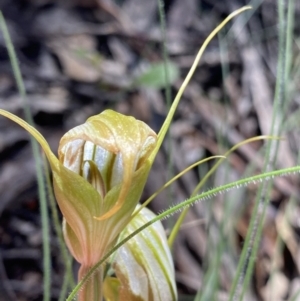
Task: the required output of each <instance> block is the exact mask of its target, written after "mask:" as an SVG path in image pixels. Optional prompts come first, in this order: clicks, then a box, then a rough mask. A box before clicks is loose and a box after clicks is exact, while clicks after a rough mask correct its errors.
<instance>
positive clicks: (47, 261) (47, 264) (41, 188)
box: [0, 11, 51, 301]
mask: <svg viewBox="0 0 300 301" xmlns="http://www.w3.org/2000/svg"><path fill="white" fill-rule="evenodd" d="M0 27H1V30H2V32H3V36H4V41H5V46H6V48H7V51H8V55H9V59H10V62H11V65H12V69H13V74H14V77H15V79H16V83H17V87H18V90H19V94H20V97H21V99H22V103H23V108H24V113H25V119H26V121H27V122H28V123H29V124H31V125H33V126H34V121H33V118H32V114H31V111H30V107H29V105H28V103H27V99H26V91H25V86H24V82H23V79H22V75H21V71H20V68H19V64H18V59H17V55H16V53H15V50H14V46H13V44H12V42H11V39H10V35H9V32H8V29H7V25H6V22H5V19H4V17H3V14H2V12H1V11H0ZM30 143H31V147H32V151H33V156H34V160H35V169H36V174H37V183H38V195H39V204H40V213H41V221H42V234H43V286H44V288H43V291H44V297H43V300H44V301H49V300H50V295H51V292H50V290H51V257H50V241H49V237H50V236H49V217H48V210H47V198H46V187H45V183H44V177H43V169H42V165H43V164H42V159H41V156H40V152H39V146H38V143H37V142H36V141H35V139H34V138H32V137H31V136H30Z"/></svg>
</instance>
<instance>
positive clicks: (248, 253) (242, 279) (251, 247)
mask: <svg viewBox="0 0 300 301" xmlns="http://www.w3.org/2000/svg"><path fill="white" fill-rule="evenodd" d="M278 6H279V7H278V11H279V24H280V26H279V57H278V66H277V82H276V90H275V97H274V109H273V115H272V116H273V117H272V126H271V135H272V134H274V135H279V134H280V132H281V128H282V116H281V115H280V113H279V112H280V110H282V109H283V103H284V94H285V93H284V90H285V81H284V63H285V43H286V42H285V36H284V34H285V20H284V14H283V11H284V10H283V5H282V3H280V2H279V3H278ZM277 150H278V142H277V141H271V142H270V143H268V145H267V151H266V163H265V166H264V168H263V170H265V171H267V172H268V171H270V170H271V169H272V166H273V165H274V164H275V161H276V156H277ZM271 187H272V182H268V183H263V184H262V185H261V187H260V189H259V191H258V194H257V197H256V200H255V206H254V209H253V213H252V218H251V221H250V226H249V229H248V233H247V236H246V241H245V244H244V248H243V252H242V256H241V260H240V262H239V268H240V267H241V270H240V271H239V274H238V275H239V276H238V278H236V279H237V281H234V285H236V286H235V288H234V289H232V290H231V295H230V300H232V298H233V300H242V299H243V297H244V294H245V292H246V290H247V288H248V285H249V282H250V279H251V277H252V273H253V268H254V264H255V259H256V254H257V251H258V247H259V242H260V238H261V235H262V230H263V221H264V217H265V213H266V208H267V205H268V204H269V197H270V191H271ZM240 264H241V265H240ZM234 285H233V287H234Z"/></svg>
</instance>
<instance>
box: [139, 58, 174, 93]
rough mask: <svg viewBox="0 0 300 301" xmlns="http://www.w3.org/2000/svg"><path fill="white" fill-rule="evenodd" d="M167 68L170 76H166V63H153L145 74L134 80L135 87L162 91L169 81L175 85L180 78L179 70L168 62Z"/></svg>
mask: <svg viewBox="0 0 300 301" xmlns="http://www.w3.org/2000/svg"><path fill="white" fill-rule="evenodd" d="M166 66H167V72H168V74H167V75H168V76H166V74H165V63H164V62H159V63H153V64H152V65H150V67H149V68H148V69H147V70H146V71H145V72H143V73H142V74H141V75H140V76H138V77H137V78H136V79H135V80H134V82H133V85H134V86H142V87H152V88H157V89H160V88H163V87H165V86H166V85H167V79H168V82H170V83H174V81H175V80H176V79H177V78H178V77H179V69H178V67H177V66H176V65H175V64H173V63H171V62H168V63H167V65H166Z"/></svg>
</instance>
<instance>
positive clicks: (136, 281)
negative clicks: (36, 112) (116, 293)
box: [113, 208, 177, 301]
mask: <svg viewBox="0 0 300 301" xmlns="http://www.w3.org/2000/svg"><path fill="white" fill-rule="evenodd" d="M154 217H155V215H154V213H152V212H151V211H150V210H149V209H147V208H143V209H142V210H141V212H140V213H139V214H138V215H137V216H136V217H135V218H134V219H133V220H132V221H131V222H130V223H129V225H128V226H127V227H126V229H125V230H124V233H122V236H123V235H124V236H128V235H129V234H130V233H132V232H133V231H135V230H136V229H138V228H139V227H140V226H142V225H144V224H145V223H146V222H148V221H150V220H151V219H153V218H154ZM113 266H114V268H115V271H116V275H117V278H118V279H119V280H120V282H121V284H122V286H121V288H120V300H125V298H123V297H122V296H123V295H126V296H128V295H130V296H131V297H130V299H127V300H143V301H150V300H153V301H165V300H170V301H171V300H176V299H177V293H176V286H175V280H174V279H175V277H174V266H173V261H172V257H171V252H170V249H169V247H168V244H167V238H166V235H165V232H164V229H163V227H162V224H161V223H160V222H156V223H155V224H153V225H151V226H150V227H148V228H146V229H145V230H143V231H142V232H141V233H139V234H138V235H136V236H135V237H133V238H132V239H131V240H129V241H128V242H127V243H126V244H125V245H124V246H123V247H121V248H120V249H119V250H118V251H117V255H116V257H115V261H114V264H113ZM127 298H128V297H127Z"/></svg>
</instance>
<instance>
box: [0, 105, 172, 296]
mask: <svg viewBox="0 0 300 301" xmlns="http://www.w3.org/2000/svg"><path fill="white" fill-rule="evenodd" d="M0 114H1V115H4V116H6V117H8V118H10V119H11V120H13V121H15V122H16V123H18V124H20V125H21V126H22V127H23V128H25V129H26V130H27V131H28V132H29V133H30V134H31V135H33V136H34V137H35V138H36V139H37V141H38V142H39V143H40V145H41V147H42V148H43V150H44V152H45V154H46V156H47V158H48V161H49V163H50V166H51V169H52V172H53V186H54V192H55V195H56V199H57V202H58V205H59V207H60V210H61V212H62V214H63V217H64V221H63V233H64V237H65V241H66V243H67V245H68V248H69V250H70V252H71V254H72V255H73V256H74V258H75V259H76V260H77V261H78V262H79V263H80V264H81V268H80V270H79V275H78V278H79V279H81V278H82V277H83V276H84V275H85V274H86V273H87V272H88V270H89V269H90V268H91V267H92V266H93V265H95V264H96V263H97V262H98V261H100V260H101V258H102V257H103V255H104V254H105V253H106V252H107V251H108V250H109V249H110V248H112V247H113V246H114V244H115V243H116V241H117V239H118V236H119V234H120V233H121V232H122V231H123V230H124V228H125V227H126V226H127V225H128V223H129V222H130V219H131V216H132V213H133V211H134V210H135V208H136V206H137V204H138V202H139V199H140V196H141V194H142V191H143V188H144V185H145V183H146V180H147V177H148V173H149V171H150V168H151V165H152V162H153V160H150V159H149V158H150V155H151V154H152V153H153V151H154V149H155V147H156V141H157V136H156V134H155V132H153V130H152V129H150V128H149V127H148V126H147V125H146V124H145V123H143V122H141V121H138V120H136V119H134V118H133V117H129V116H124V115H122V114H119V113H116V112H114V111H111V110H107V111H104V112H102V113H101V114H99V115H96V116H93V117H91V118H89V119H88V120H87V121H86V123H84V124H82V125H79V126H77V127H75V128H73V129H71V130H70V131H69V132H67V133H66V134H65V135H64V136H63V137H62V139H61V141H60V144H59V149H58V158H57V157H56V156H55V155H54V154H53V153H52V151H51V150H50V147H49V145H48V143H47V142H46V140H45V139H44V138H43V136H42V135H41V134H40V133H39V132H38V131H37V130H36V129H34V128H33V127H32V126H30V125H28V124H27V123H26V122H25V121H23V120H22V119H20V118H18V117H16V116H15V115H13V114H11V113H9V112H6V111H4V110H0ZM172 273H173V272H171V274H172ZM102 280H103V274H102V271H99V273H98V275H97V277H94V278H93V279H92V280H91V281H89V283H88V284H87V285H86V286H88V287H89V288H88V289H86V290H83V292H81V293H80V294H79V296H80V300H82V301H83V300H96V299H95V298H94V297H93V296H95V295H97V294H98V295H99V293H97V292H95V290H99V286H100V285H101V284H100V282H102ZM91 283H92V289H91ZM100 290H101V288H100ZM100 295H101V293H100ZM97 300H98V299H97ZM99 300H101V298H100V299H99Z"/></svg>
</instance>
